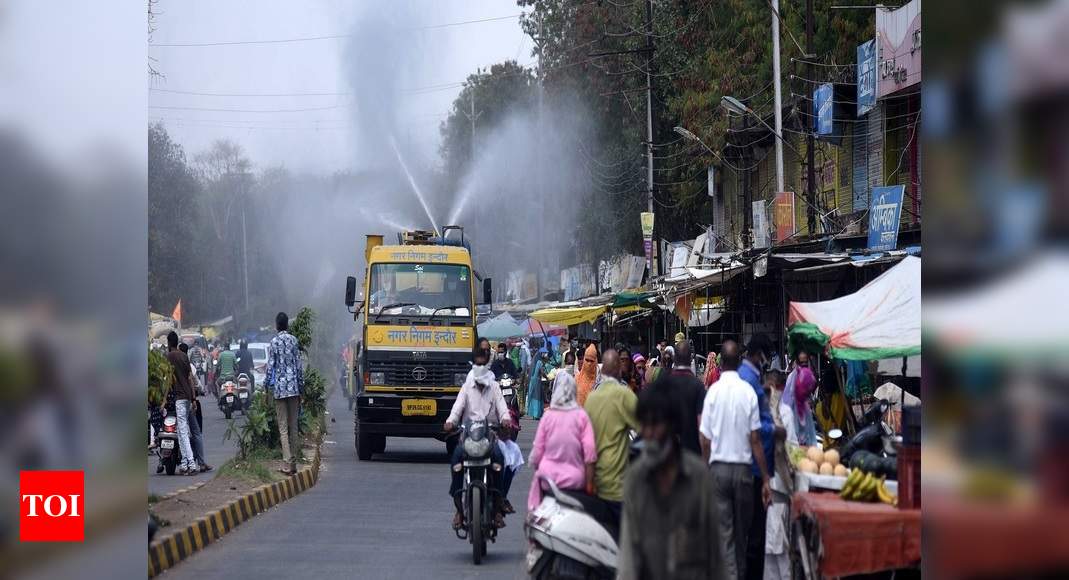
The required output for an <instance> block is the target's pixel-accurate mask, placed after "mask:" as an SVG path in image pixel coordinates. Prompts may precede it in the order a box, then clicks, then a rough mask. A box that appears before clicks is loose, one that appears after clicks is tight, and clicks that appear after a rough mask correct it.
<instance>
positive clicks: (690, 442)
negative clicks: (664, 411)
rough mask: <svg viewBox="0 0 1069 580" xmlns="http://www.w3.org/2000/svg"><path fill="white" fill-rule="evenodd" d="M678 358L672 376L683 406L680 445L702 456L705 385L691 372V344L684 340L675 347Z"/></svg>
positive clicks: (674, 363) (677, 395)
mask: <svg viewBox="0 0 1069 580" xmlns="http://www.w3.org/2000/svg"><path fill="white" fill-rule="evenodd" d="M675 351H676V358H675V359H674V361H673V366H672V372H671V376H672V377H675V379H676V380H674V381H672V384H674V385H676V387H677V388H676V392H675V395H676V397H677V398H678V399H679V402H680V404H681V405H682V407H683V408H682V415H681V421H682V423H681V424H680V425H679V433H680V443H682V445H683V448H684V449H686V450H688V451H691V452H693V453H694V454H695V455H701V452H702V448H701V443H700V442H699V441H698V439H699V436H698V420H699V419H700V418H701V414H702V405H703V404H704V402H705V385H704V384H702V382H701V380H699V379H698V377H696V376H694V371H693V370H691V364H690V363H691V360H692V355H691V352H690V342H688V341H686V340H684V341H681V342H677V343H676V346H675Z"/></svg>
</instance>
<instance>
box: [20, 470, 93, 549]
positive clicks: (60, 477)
mask: <svg viewBox="0 0 1069 580" xmlns="http://www.w3.org/2000/svg"><path fill="white" fill-rule="evenodd" d="M84 499H85V474H84V473H83V472H81V471H21V472H19V541H22V542H81V541H83V540H84V539H85V502H84Z"/></svg>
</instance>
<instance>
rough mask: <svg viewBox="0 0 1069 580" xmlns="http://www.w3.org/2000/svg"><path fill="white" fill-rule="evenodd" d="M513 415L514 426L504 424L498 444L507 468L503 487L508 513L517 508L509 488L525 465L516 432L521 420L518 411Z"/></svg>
mask: <svg viewBox="0 0 1069 580" xmlns="http://www.w3.org/2000/svg"><path fill="white" fill-rule="evenodd" d="M509 414H510V415H511V417H512V424H513V425H514V427H511V428H508V427H505V426H502V427H501V429H500V430H499V431H498V440H497V446H498V447H499V448H501V454H502V455H504V456H505V470H504V472H503V473H502V474H501V477H502V481H501V483H502V488H503V489H504V492H505V497H504V498H503V499H504V501H505V505H504V511H505V513H506V514H514V513H516V510H515V509H514V508H513V507H512V502H510V501H509V488H511V487H512V479H513V478H514V477H516V474H517V473H519V471H520V468H521V467H523V452H522V451H520V446H519V445H518V444H517V443H516V434H517V433H519V431H520V420H519V417H518V416H517V415H516V411H511V412H510V413H509Z"/></svg>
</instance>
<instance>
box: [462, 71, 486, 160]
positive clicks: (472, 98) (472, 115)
mask: <svg viewBox="0 0 1069 580" xmlns="http://www.w3.org/2000/svg"><path fill="white" fill-rule="evenodd" d="M468 95H469V96H470V99H469V101H470V102H471V113H464V116H465V117H467V118H468V121H470V122H471V163H472V165H474V164H475V121H476V120H477V119H478V118H479V117H480V116H482V114H483V112H482V111H479V112H478V113H476V112H475V85H471V92H470V93H468Z"/></svg>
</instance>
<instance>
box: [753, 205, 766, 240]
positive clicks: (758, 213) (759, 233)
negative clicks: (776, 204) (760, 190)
mask: <svg viewBox="0 0 1069 580" xmlns="http://www.w3.org/2000/svg"><path fill="white" fill-rule="evenodd" d="M768 246H769V242H768V215H767V214H766V213H765V202H764V201H763V200H758V201H755V202H753V247H755V248H767V247H768Z"/></svg>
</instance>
